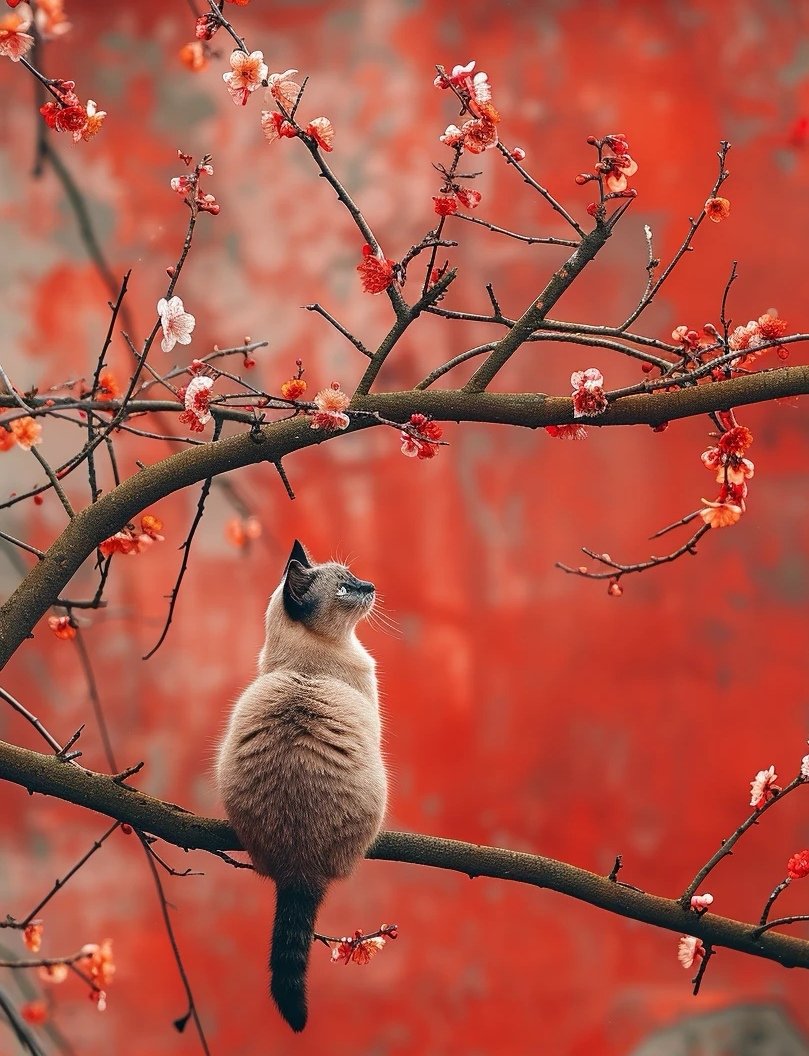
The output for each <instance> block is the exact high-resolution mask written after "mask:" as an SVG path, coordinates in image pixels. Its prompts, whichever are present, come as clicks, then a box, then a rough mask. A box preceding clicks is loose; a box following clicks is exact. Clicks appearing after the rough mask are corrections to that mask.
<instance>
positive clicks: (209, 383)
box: [180, 375, 213, 433]
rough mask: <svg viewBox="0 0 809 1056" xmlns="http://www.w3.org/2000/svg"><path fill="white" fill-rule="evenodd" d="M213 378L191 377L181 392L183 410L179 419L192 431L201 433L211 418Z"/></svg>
mask: <svg viewBox="0 0 809 1056" xmlns="http://www.w3.org/2000/svg"><path fill="white" fill-rule="evenodd" d="M212 388H213V378H206V377H201V376H200V375H197V376H196V377H193V378H192V379H191V380H190V381H189V383H188V385H187V386H186V388H185V390H184V392H183V403H184V404H185V410H184V411H183V412H182V414H181V415H180V421H181V422H183V423H184V424H185V425H187V426H188V427H189V429H191V431H192V432H195V433H201V432H202V430H203V428H204V427H205V425H206V424H207V423H208V422H209V421H210V420H211V409H210V402H211V389H212Z"/></svg>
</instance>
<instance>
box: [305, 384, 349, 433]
mask: <svg viewBox="0 0 809 1056" xmlns="http://www.w3.org/2000/svg"><path fill="white" fill-rule="evenodd" d="M350 402H351V399H350V397H349V396H348V395H347V393H345V392H343V390H342V389H341V388H340V384H339V382H336V381H333V382H332V383H331V386H330V387H329V388H328V389H321V390H320V392H319V393H318V394H317V396H315V406H316V407H317V411H315V412H314V413H313V414H312V415H311V428H312V429H323V430H324V431H325V432H332V431H334V430H337V429H347V428H348V425H349V423H350V419H349V417H348V415H347V414H345V413H344V412H345V410H346V408H347V407H348V405H349V403H350Z"/></svg>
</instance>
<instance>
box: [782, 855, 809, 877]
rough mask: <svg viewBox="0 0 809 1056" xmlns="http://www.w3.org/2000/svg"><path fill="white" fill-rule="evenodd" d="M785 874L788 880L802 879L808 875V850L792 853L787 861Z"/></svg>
mask: <svg viewBox="0 0 809 1056" xmlns="http://www.w3.org/2000/svg"><path fill="white" fill-rule="evenodd" d="M787 876H788V877H789V879H790V880H802V879H803V878H804V877H805V876H809V850H806V851H798V852H797V853H796V854H793V855H792V857H791V858H790V859H789V861H788V862H787Z"/></svg>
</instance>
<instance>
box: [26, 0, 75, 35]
mask: <svg viewBox="0 0 809 1056" xmlns="http://www.w3.org/2000/svg"><path fill="white" fill-rule="evenodd" d="M34 18H35V20H36V26H37V29H38V30H39V32H40V34H41V35H42V37H43V39H44V40H52V39H53V38H54V37H62V36H64V35H65V33H68V32H69V31H70V29H71V28H72V26H71V24H70V22H68V20H67V15H66V14H65V4H64V0H37V4H36V15H35V16H34Z"/></svg>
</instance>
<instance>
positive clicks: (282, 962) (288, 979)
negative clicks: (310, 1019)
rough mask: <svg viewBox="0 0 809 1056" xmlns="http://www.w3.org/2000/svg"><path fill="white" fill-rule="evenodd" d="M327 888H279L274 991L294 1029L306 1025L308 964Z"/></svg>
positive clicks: (272, 976)
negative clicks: (317, 920)
mask: <svg viewBox="0 0 809 1056" xmlns="http://www.w3.org/2000/svg"><path fill="white" fill-rule="evenodd" d="M323 894H324V891H323V888H313V887H310V886H306V885H303V884H301V885H286V886H284V887H279V888H278V892H277V897H276V902H275V924H274V925H273V930H272V946H271V947H270V993H271V994H272V996H273V1000H274V1001H275V1003H276V1005H278V1010H279V1012H280V1013H281V1015H282V1016H283V1017H284V1019H285V1020H286V1021H287V1023H289V1025H290V1026H291V1027H292V1029H293V1030H303V1028H304V1027H305V1026H306V1016H307V1012H306V967H307V965H308V963H309V950H310V948H311V946H312V932H313V931H314V928H315V917H316V916H317V910H318V907H319V906H320V903H321V902H322V900H323Z"/></svg>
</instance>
